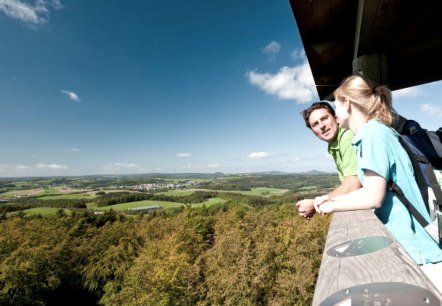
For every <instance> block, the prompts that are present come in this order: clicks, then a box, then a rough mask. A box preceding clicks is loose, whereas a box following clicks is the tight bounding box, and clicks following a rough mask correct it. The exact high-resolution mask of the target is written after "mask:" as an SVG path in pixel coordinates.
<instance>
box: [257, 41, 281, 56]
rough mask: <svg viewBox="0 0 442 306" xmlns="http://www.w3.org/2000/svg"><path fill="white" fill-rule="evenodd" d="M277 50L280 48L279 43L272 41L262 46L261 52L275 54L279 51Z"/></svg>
mask: <svg viewBox="0 0 442 306" xmlns="http://www.w3.org/2000/svg"><path fill="white" fill-rule="evenodd" d="M279 50H281V45H280V44H279V43H278V42H276V41H272V42H271V43H269V44H268V45H267V46H265V47H264V48H262V52H263V53H266V54H276V53H278V52H279Z"/></svg>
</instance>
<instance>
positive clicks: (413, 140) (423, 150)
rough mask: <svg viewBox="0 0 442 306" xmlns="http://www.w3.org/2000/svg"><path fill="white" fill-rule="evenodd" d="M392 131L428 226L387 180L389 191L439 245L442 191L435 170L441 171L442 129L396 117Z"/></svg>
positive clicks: (441, 237) (441, 219) (400, 191)
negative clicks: (406, 160)
mask: <svg viewBox="0 0 442 306" xmlns="http://www.w3.org/2000/svg"><path fill="white" fill-rule="evenodd" d="M392 128H393V129H395V130H396V131H397V132H398V134H399V142H400V143H401V145H402V147H403V148H404V149H405V151H406V152H407V154H408V156H409V157H410V161H411V163H412V165H413V170H414V175H415V179H416V182H417V185H418V187H419V191H420V193H421V196H422V198H423V200H424V203H425V204H426V209H427V212H428V213H429V215H430V219H431V221H432V222H431V223H430V224H429V223H428V222H427V221H426V220H425V218H424V217H423V216H422V215H421V214H420V213H419V212H418V211H417V210H416V209H415V208H414V206H413V204H412V203H410V201H408V199H407V198H406V197H405V195H404V193H403V192H402V190H401V189H400V187H399V186H398V185H397V184H395V183H394V182H393V181H392V180H389V182H388V187H389V189H390V190H391V191H392V192H393V193H394V194H395V195H396V196H397V197H398V198H399V200H400V201H401V202H402V203H403V204H404V205H405V207H406V208H407V209H408V211H409V212H410V213H411V214H412V215H413V216H414V217H415V218H416V220H417V221H418V222H419V223H420V224H421V225H422V227H424V228H425V229H426V230H427V232H428V233H429V234H430V235H431V236H432V237H433V239H435V240H436V241H437V242H438V243H439V244H441V243H442V190H441V186H440V185H439V183H438V180H437V178H436V175H435V170H436V171H437V170H441V169H442V128H439V129H438V130H437V131H435V132H433V131H428V130H426V129H423V128H422V127H421V126H420V125H419V123H417V122H416V121H414V120H408V119H406V118H404V117H402V116H400V115H397V117H396V118H395V121H394V122H393V124H392Z"/></svg>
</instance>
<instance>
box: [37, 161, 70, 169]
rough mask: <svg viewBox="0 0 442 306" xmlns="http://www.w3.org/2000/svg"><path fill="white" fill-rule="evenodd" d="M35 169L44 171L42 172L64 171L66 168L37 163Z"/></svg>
mask: <svg viewBox="0 0 442 306" xmlns="http://www.w3.org/2000/svg"><path fill="white" fill-rule="evenodd" d="M35 167H36V168H37V169H44V170H64V169H67V168H68V166H65V165H58V164H45V163H38V164H36V165H35Z"/></svg>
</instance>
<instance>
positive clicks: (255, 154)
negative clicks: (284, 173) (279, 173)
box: [244, 152, 270, 160]
mask: <svg viewBox="0 0 442 306" xmlns="http://www.w3.org/2000/svg"><path fill="white" fill-rule="evenodd" d="M268 157H270V154H269V153H267V152H253V153H250V154H249V155H247V156H246V157H245V158H244V159H247V160H256V159H264V158H268Z"/></svg>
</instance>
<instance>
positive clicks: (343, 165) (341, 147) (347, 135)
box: [328, 128, 358, 182]
mask: <svg viewBox="0 0 442 306" xmlns="http://www.w3.org/2000/svg"><path fill="white" fill-rule="evenodd" d="M353 136H354V135H353V132H352V131H351V130H350V129H342V128H339V131H338V136H337V137H336V139H335V140H334V141H333V142H332V143H331V144H329V146H328V153H329V154H330V155H331V156H332V157H333V159H334V161H335V164H336V168H337V170H338V174H339V180H340V181H341V182H342V180H343V179H344V176H353V175H354V176H356V175H358V171H357V163H356V152H355V150H354V149H353V146H352V141H353Z"/></svg>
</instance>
